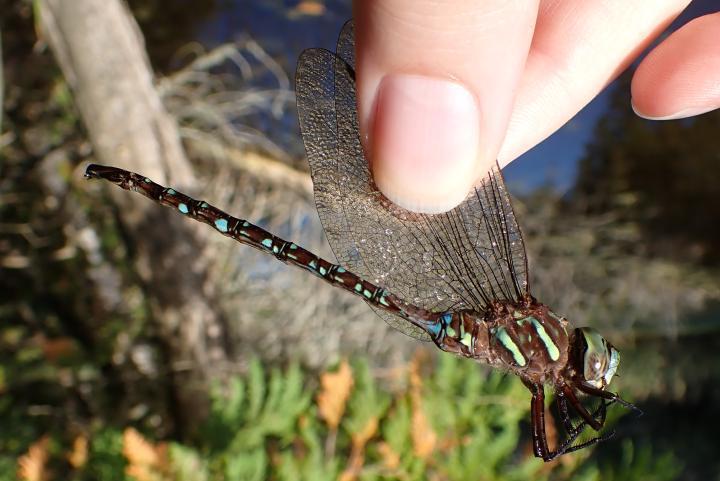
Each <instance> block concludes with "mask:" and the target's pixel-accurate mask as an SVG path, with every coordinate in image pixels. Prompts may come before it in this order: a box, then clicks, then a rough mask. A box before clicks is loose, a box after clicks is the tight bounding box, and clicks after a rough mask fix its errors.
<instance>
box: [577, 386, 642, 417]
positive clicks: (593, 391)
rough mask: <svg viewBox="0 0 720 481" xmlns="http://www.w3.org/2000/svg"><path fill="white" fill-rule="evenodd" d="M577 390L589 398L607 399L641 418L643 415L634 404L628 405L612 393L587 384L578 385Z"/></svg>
mask: <svg viewBox="0 0 720 481" xmlns="http://www.w3.org/2000/svg"><path fill="white" fill-rule="evenodd" d="M577 388H578V389H579V390H580V391H582V392H584V393H585V394H587V395H589V396H597V397H600V398H603V399H607V400H608V401H610V402H611V403H613V402H616V403H618V404H620V405H621V406H623V407H625V408H628V409H631V410H633V411H635V412H637V413H638V414H639V415H641V416H642V414H643V412H642V410H641V409H640V408H638V407H636V406H635V405H634V404H632V403H629V402H627V401H626V400H624V399H622V398H621V397H620V396H618V395H617V394H616V393H614V392H610V391H604V390H602V389H598V388H596V387H594V386H591V385H589V384H587V383H580V384H578V386H577Z"/></svg>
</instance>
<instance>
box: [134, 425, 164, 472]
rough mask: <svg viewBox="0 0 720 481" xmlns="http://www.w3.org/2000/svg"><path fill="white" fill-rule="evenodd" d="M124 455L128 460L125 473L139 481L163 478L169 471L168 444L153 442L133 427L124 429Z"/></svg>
mask: <svg viewBox="0 0 720 481" xmlns="http://www.w3.org/2000/svg"><path fill="white" fill-rule="evenodd" d="M123 456H125V459H127V461H128V465H127V467H126V468H125V473H126V474H127V475H128V476H131V477H133V478H135V479H137V480H138V481H156V480H158V479H162V478H163V476H162V473H163V472H164V471H167V468H168V456H167V444H166V443H159V444H157V445H154V444H152V443H151V442H150V441H148V440H147V439H145V438H144V437H143V435H142V434H140V433H139V432H137V431H136V430H135V429H133V428H127V429H125V431H123Z"/></svg>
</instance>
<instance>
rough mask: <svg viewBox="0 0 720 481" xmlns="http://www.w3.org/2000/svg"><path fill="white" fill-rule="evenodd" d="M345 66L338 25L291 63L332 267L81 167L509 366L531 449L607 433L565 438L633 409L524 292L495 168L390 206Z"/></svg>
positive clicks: (474, 354)
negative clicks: (592, 402) (550, 396)
mask: <svg viewBox="0 0 720 481" xmlns="http://www.w3.org/2000/svg"><path fill="white" fill-rule="evenodd" d="M354 72H355V65H354V42H353V26H352V23H350V22H349V23H348V24H347V25H346V26H345V28H344V29H343V31H342V33H341V34H340V38H339V40H338V46H337V53H336V54H334V53H332V52H329V51H326V50H322V49H311V50H307V51H305V52H304V53H303V54H302V56H301V57H300V60H299V62H298V71H297V104H298V111H299V118H300V126H301V130H302V135H303V140H304V142H305V147H306V151H307V155H308V160H309V162H310V168H311V172H312V178H313V184H314V191H315V201H316V205H317V209H318V212H319V214H320V218H321V220H322V223H323V226H324V227H325V230H326V234H327V237H328V240H329V242H330V245H331V246H332V248H333V251H334V252H335V254H336V256H337V258H338V261H339V263H338V264H334V263H331V262H329V261H327V260H325V259H321V258H320V257H318V256H317V255H315V254H313V253H311V252H309V251H307V250H305V249H303V248H302V247H300V246H299V245H297V244H295V243H294V242H290V241H286V240H283V239H280V238H279V237H276V236H274V235H273V234H271V233H270V232H267V231H266V230H264V229H262V228H260V227H258V226H256V225H253V224H251V223H250V222H248V221H246V220H243V219H238V218H236V217H233V216H231V215H229V214H227V213H225V212H223V211H221V210H219V209H217V208H216V207H213V206H212V205H210V204H208V203H207V202H205V201H200V200H195V199H192V198H191V197H188V196H187V195H184V194H182V193H180V192H178V191H176V190H174V189H172V188H168V187H163V186H161V185H158V184H156V183H154V182H153V181H151V180H150V179H148V178H146V177H144V176H142V175H139V174H136V173H132V172H128V171H125V170H122V169H119V168H115V167H107V166H102V165H90V166H89V167H88V168H87V171H86V174H85V176H86V177H87V178H100V179H105V180H108V181H110V182H112V183H114V184H116V185H118V186H120V187H122V188H123V189H126V190H130V191H135V192H138V193H140V194H142V195H144V196H146V197H148V198H150V199H152V200H154V201H156V202H158V203H160V204H163V205H166V206H170V207H172V208H174V209H175V210H177V211H179V212H180V213H181V214H183V215H185V216H187V217H191V218H193V219H195V220H197V221H200V222H203V223H205V224H208V225H210V226H212V227H213V228H214V229H215V230H217V231H218V232H220V233H221V234H224V235H226V236H228V237H231V238H233V239H235V240H236V241H238V242H240V243H242V244H246V245H249V246H252V247H255V248H257V249H260V250H261V251H264V252H267V253H268V254H270V255H273V256H274V257H276V258H277V259H278V260H280V261H282V262H285V263H288V264H292V265H295V266H298V267H300V268H302V269H305V270H307V271H309V272H310V273H312V274H314V275H316V276H318V277H320V278H321V279H323V280H324V281H326V282H328V283H329V284H331V285H333V286H335V287H339V288H341V289H344V290H346V291H348V292H350V293H352V294H355V295H357V296H359V297H360V298H362V299H363V300H364V301H365V302H367V303H368V304H369V305H370V306H371V307H372V308H373V309H375V310H376V312H377V313H378V314H379V315H380V316H381V317H382V318H383V319H385V320H386V321H387V322H388V323H389V324H391V325H392V326H393V327H395V328H396V329H398V330H400V331H402V332H404V333H406V334H408V335H410V336H413V337H416V338H419V339H423V340H429V341H432V342H434V343H435V344H436V345H437V347H439V348H440V349H442V350H443V351H447V352H450V353H453V354H456V355H459V356H462V357H467V358H470V359H475V360H477V361H479V362H483V363H486V364H489V365H491V366H494V367H498V368H501V369H505V370H508V371H511V372H513V373H514V374H517V375H518V376H519V377H520V378H521V379H522V380H523V382H524V383H525V385H526V386H527V387H528V389H529V390H530V392H531V393H532V401H531V423H532V438H533V448H534V453H535V455H536V456H537V457H540V458H542V459H544V460H545V461H550V460H552V459H554V458H556V457H557V456H560V455H561V454H564V453H568V452H572V451H576V450H578V449H581V448H584V447H586V446H589V445H592V444H595V443H597V442H599V441H602V440H604V439H607V438H609V437H610V436H612V434H613V433H612V432H611V433H605V434H601V435H599V436H596V437H593V438H591V439H590V440H587V441H584V442H579V441H578V439H579V437H580V435H581V433H582V432H583V431H584V430H585V429H586V428H587V426H590V427H591V428H592V429H594V430H595V431H598V432H599V431H600V430H601V429H602V427H603V425H604V423H605V416H606V411H607V407H608V406H609V405H611V404H613V403H619V404H621V405H623V406H625V407H628V408H631V409H636V408H635V407H634V406H633V405H631V404H630V403H628V402H626V401H624V400H622V399H621V398H620V397H619V396H618V395H617V394H615V393H613V392H610V391H607V390H606V388H607V386H608V384H609V383H610V381H611V380H612V378H613V376H614V374H615V372H616V370H617V367H618V363H619V360H620V355H619V353H618V351H617V350H616V349H615V348H614V347H613V346H612V345H611V344H610V343H609V342H608V341H606V340H605V339H604V338H603V337H602V336H600V334H598V333H597V332H596V331H595V330H593V329H591V328H577V329H573V328H572V327H571V325H570V323H569V322H568V321H567V319H565V318H563V317H561V316H558V315H557V314H555V313H553V312H552V311H551V310H550V309H549V308H548V307H547V306H546V305H544V304H542V303H540V302H538V301H537V300H535V298H533V297H532V295H531V294H530V292H529V288H528V278H527V277H528V275H527V258H526V254H525V246H524V244H523V239H522V235H521V232H520V228H519V227H518V224H517V221H516V219H515V215H514V213H513V209H512V205H511V203H510V198H509V197H508V193H507V191H506V189H505V185H504V183H503V178H502V174H501V173H500V170H499V168H498V167H497V166H495V168H493V169H492V170H491V171H490V173H489V174H488V175H487V176H486V177H485V178H484V179H483V180H482V181H481V182H480V184H479V185H478V186H477V187H476V188H475V189H474V191H473V192H471V193H470V195H469V196H468V197H467V199H466V200H465V201H464V202H463V203H462V204H461V205H460V206H458V207H457V208H455V209H454V210H452V211H449V212H446V213H444V214H437V215H426V214H416V213H411V212H408V211H405V210H403V209H401V208H399V207H397V206H395V205H393V204H391V203H390V202H389V201H388V200H387V199H385V198H384V197H383V196H382V194H380V193H379V192H378V191H377V189H376V188H375V186H374V184H373V181H372V178H371V175H370V172H369V169H368V163H367V161H366V159H365V157H364V154H363V150H362V146H361V144H360V138H359V135H358V119H357V112H356V104H355V76H354ZM545 385H549V386H550V387H551V388H552V389H553V391H554V393H555V396H556V403H557V408H558V412H559V414H560V418H561V421H562V423H563V426H564V428H565V431H566V436H565V439H564V441H562V442H561V443H559V445H558V446H556V447H555V449H554V450H553V449H551V448H550V446H549V445H548V440H547V437H546V432H545V404H544V401H545V392H544V386H545ZM579 396H580V397H579ZM582 396H586V397H591V398H596V399H599V401H600V402H599V404H598V407H596V408H595V409H588V408H586V407H585V406H584V405H583V403H581V401H580V398H581V397H582ZM570 408H572V409H573V410H574V413H575V414H574V415H575V416H579V417H580V419H581V421H579V423H578V424H573V421H572V420H571V411H570ZM591 411H592V412H591Z"/></svg>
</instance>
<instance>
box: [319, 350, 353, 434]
mask: <svg viewBox="0 0 720 481" xmlns="http://www.w3.org/2000/svg"><path fill="white" fill-rule="evenodd" d="M320 385H321V390H320V393H319V394H318V396H317V404H318V411H319V413H320V417H321V418H322V419H323V420H324V421H325V423H326V424H327V425H328V427H330V428H331V429H337V427H338V426H339V425H340V419H341V418H342V415H343V413H344V412H345V405H346V404H347V400H348V398H349V397H350V391H351V390H352V387H353V377H352V369H350V365H349V364H348V363H347V361H343V362H341V363H340V367H339V369H338V370H337V372H334V373H333V372H326V373H324V374H323V375H322V376H320Z"/></svg>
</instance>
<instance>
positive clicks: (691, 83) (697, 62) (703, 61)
mask: <svg viewBox="0 0 720 481" xmlns="http://www.w3.org/2000/svg"><path fill="white" fill-rule="evenodd" d="M718 39H720V13H717V14H712V15H705V16H703V17H699V18H696V19H694V20H692V21H691V22H689V23H687V24H686V25H684V26H683V27H681V28H680V29H678V30H676V31H675V32H673V33H672V34H671V35H670V36H669V37H668V38H666V39H665V40H664V41H663V42H662V43H660V44H659V45H658V46H657V47H655V48H654V49H653V50H652V51H651V52H650V53H649V54H648V55H647V56H646V57H645V58H644V59H643V60H642V62H641V63H640V65H639V66H638V68H637V70H636V71H635V74H634V75H633V79H632V84H631V92H632V101H631V104H632V107H633V110H634V111H635V113H636V114H638V115H639V116H640V117H643V118H646V119H650V120H672V119H680V118H686V117H691V116H695V115H700V114H703V113H705V112H709V111H711V110H714V109H717V108H720V42H718Z"/></svg>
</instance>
